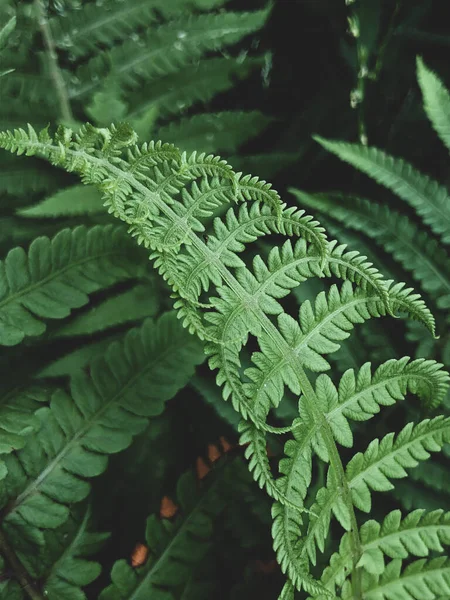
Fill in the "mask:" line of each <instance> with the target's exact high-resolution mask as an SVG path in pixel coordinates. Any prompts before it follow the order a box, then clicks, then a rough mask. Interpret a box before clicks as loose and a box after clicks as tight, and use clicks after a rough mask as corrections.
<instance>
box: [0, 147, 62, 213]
mask: <svg viewBox="0 0 450 600" xmlns="http://www.w3.org/2000/svg"><path fill="white" fill-rule="evenodd" d="M11 158H13V160H5V158H4V157H2V162H1V169H2V176H1V178H0V193H4V192H6V193H7V194H10V195H11V196H20V197H23V196H25V197H26V198H27V201H28V202H29V196H30V195H31V194H35V193H42V192H51V191H53V190H54V189H55V188H56V187H57V186H58V184H61V183H62V177H61V174H60V173H59V172H58V171H57V170H56V169H45V168H43V165H42V162H41V161H38V160H36V161H31V160H30V161H28V164H27V163H25V164H24V162H23V159H22V160H21V159H15V158H14V157H11Z"/></svg>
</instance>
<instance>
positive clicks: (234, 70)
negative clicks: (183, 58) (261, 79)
mask: <svg viewBox="0 0 450 600" xmlns="http://www.w3.org/2000/svg"><path fill="white" fill-rule="evenodd" d="M261 64H262V61H261V59H259V58H247V59H246V60H245V62H242V63H239V62H237V61H236V60H234V59H230V58H205V59H203V60H201V61H200V64H199V65H197V64H194V65H187V66H186V67H184V68H183V69H182V70H181V71H179V72H176V73H171V74H170V75H165V76H164V77H161V78H160V79H157V80H155V81H153V82H152V83H151V85H144V86H143V89H142V91H140V90H137V91H134V92H133V94H132V96H131V98H130V104H131V106H130V111H129V114H128V119H129V120H131V121H132V122H133V124H134V125H135V124H136V122H135V119H137V118H138V117H141V116H142V115H143V114H144V113H145V112H146V111H149V110H152V109H155V108H157V109H158V114H159V116H160V117H161V118H164V117H168V116H169V115H173V114H178V113H182V112H184V111H186V110H188V109H189V108H190V107H191V106H192V105H194V104H195V103H197V102H204V103H205V102H208V101H209V100H211V98H213V97H214V96H215V95H216V94H218V93H219V92H224V91H226V90H228V89H229V88H231V87H232V85H233V83H234V81H235V79H244V78H245V77H247V76H248V74H249V73H250V72H251V71H252V70H254V69H256V68H257V67H260V66H261Z"/></svg>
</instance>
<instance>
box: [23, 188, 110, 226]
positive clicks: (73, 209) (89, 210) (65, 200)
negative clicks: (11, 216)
mask: <svg viewBox="0 0 450 600" xmlns="http://www.w3.org/2000/svg"><path fill="white" fill-rule="evenodd" d="M99 212H104V209H103V205H102V201H101V194H100V193H99V191H98V189H97V188H95V187H93V186H85V185H74V186H72V187H69V188H65V189H63V190H59V191H58V192H56V194H53V195H52V196H49V197H48V198H45V199H44V200H42V201H41V202H39V204H35V205H34V206H27V207H26V208H22V209H19V210H18V211H17V214H18V215H19V216H21V217H27V218H32V219H48V218H53V219H54V218H58V217H73V216H78V215H92V214H97V213H99Z"/></svg>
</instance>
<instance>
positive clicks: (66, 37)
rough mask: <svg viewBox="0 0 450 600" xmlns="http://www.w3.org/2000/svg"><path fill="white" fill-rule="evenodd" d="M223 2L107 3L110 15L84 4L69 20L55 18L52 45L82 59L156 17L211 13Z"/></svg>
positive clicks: (141, 0) (159, 0) (138, 0)
mask: <svg viewBox="0 0 450 600" xmlns="http://www.w3.org/2000/svg"><path fill="white" fill-rule="evenodd" d="M225 1H226V0H208V2H207V3H205V2H202V1H195V0H192V1H191V2H189V3H188V2H186V0H170V1H168V0H151V2H148V0H133V2H130V3H128V2H127V3H126V4H124V3H123V2H120V1H117V0H116V1H112V2H109V5H108V9H109V12H106V11H105V7H104V6H103V5H97V4H95V3H94V4H86V5H85V6H83V7H82V9H81V10H77V11H73V12H71V13H70V17H69V18H68V17H67V16H66V17H65V18H61V17H54V18H53V19H51V21H50V26H51V29H52V33H53V36H54V40H55V44H56V45H57V46H59V47H61V48H63V49H68V50H70V54H71V55H72V56H74V57H75V58H79V57H82V56H85V55H86V54H90V53H92V52H94V51H95V50H96V48H97V47H98V46H99V45H102V46H105V45H106V46H112V45H113V43H114V42H117V41H118V40H123V39H126V38H128V37H129V36H130V34H133V32H135V31H136V30H137V29H141V28H145V29H147V28H149V26H151V25H153V24H154V23H155V22H158V13H159V14H162V15H163V17H165V18H166V19H167V18H170V17H173V16H179V14H180V12H182V11H183V10H184V11H186V12H187V9H188V8H191V7H192V8H196V9H197V10H198V9H202V10H208V9H209V10H211V9H213V8H216V7H219V6H220V5H221V4H224V3H225Z"/></svg>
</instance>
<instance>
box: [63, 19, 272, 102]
mask: <svg viewBox="0 0 450 600" xmlns="http://www.w3.org/2000/svg"><path fill="white" fill-rule="evenodd" d="M267 17H268V10H267V9H264V10H260V11H254V12H248V13H245V12H240V13H233V12H223V13H218V14H212V13H210V14H204V15H199V16H194V15H189V16H188V17H184V18H182V19H179V20H177V21H170V22H168V23H165V24H163V25H160V26H159V27H158V28H157V29H151V30H150V32H149V33H148V34H147V35H146V37H144V39H143V42H144V47H143V48H142V51H141V52H139V54H138V55H136V51H135V50H136V47H135V42H133V41H129V42H128V41H127V42H125V43H124V44H122V45H121V46H117V47H113V48H112V49H111V50H110V51H109V52H108V53H105V54H101V55H100V56H98V57H95V58H93V59H92V60H91V61H90V62H89V63H88V64H87V65H86V66H82V67H80V68H79V69H78V70H77V77H78V79H79V80H80V81H81V83H80V85H79V86H78V88H77V89H76V91H74V92H73V93H72V94H71V96H72V98H79V97H84V96H85V95H86V94H87V93H92V91H93V90H94V89H95V88H96V87H97V86H98V81H100V80H101V79H102V78H103V77H105V75H106V74H108V75H110V76H111V77H113V78H114V79H115V80H116V81H117V82H118V83H120V84H121V85H122V86H126V87H130V88H136V87H139V86H140V85H142V82H144V81H152V80H153V79H159V78H160V77H161V76H164V75H169V74H171V73H175V72H177V71H179V70H180V69H182V68H183V67H184V66H188V65H190V64H192V62H193V61H195V60H198V59H199V58H201V57H202V56H203V55H204V54H205V53H206V52H208V51H211V50H219V49H220V48H222V47H223V46H226V45H230V44H234V43H236V42H238V41H239V40H240V39H242V38H243V37H244V36H246V35H249V34H250V33H252V32H254V31H257V30H258V29H260V28H261V27H262V26H263V24H264V22H265V21H266V19H267ZM108 65H112V67H111V70H110V71H109V73H107V66H108Z"/></svg>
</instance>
